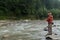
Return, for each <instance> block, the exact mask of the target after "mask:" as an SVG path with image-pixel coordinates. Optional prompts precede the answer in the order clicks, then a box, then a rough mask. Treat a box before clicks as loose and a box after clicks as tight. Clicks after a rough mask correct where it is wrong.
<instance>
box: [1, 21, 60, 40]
mask: <svg viewBox="0 0 60 40" xmlns="http://www.w3.org/2000/svg"><path fill="white" fill-rule="evenodd" d="M54 25H55V26H58V27H55V28H53V32H54V33H57V34H58V35H60V20H56V21H54ZM46 26H47V22H46V21H40V20H32V21H27V22H26V21H0V40H46V39H45V35H46V34H47V31H44V30H43V29H44V28H45V27H46Z"/></svg>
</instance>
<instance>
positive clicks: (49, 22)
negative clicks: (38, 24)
mask: <svg viewBox="0 0 60 40" xmlns="http://www.w3.org/2000/svg"><path fill="white" fill-rule="evenodd" d="M47 22H48V34H47V35H52V24H53V15H52V13H51V12H48V17H47Z"/></svg>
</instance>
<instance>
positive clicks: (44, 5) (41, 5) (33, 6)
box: [0, 0, 60, 19]
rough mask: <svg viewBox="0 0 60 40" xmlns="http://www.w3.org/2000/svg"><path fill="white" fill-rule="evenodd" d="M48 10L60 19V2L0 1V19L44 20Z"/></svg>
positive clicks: (45, 0)
mask: <svg viewBox="0 0 60 40" xmlns="http://www.w3.org/2000/svg"><path fill="white" fill-rule="evenodd" d="M48 10H50V11H51V12H52V13H53V16H54V18H60V1H59V0H0V19H44V18H46V17H47V12H48Z"/></svg>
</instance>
